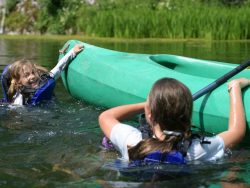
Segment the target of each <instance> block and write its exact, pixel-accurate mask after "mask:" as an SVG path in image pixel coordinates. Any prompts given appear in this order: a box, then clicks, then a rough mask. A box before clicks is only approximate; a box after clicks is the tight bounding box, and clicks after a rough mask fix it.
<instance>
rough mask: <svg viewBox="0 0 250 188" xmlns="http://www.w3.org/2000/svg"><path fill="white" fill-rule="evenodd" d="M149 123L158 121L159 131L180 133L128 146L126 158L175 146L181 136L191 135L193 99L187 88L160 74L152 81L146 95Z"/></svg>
mask: <svg viewBox="0 0 250 188" xmlns="http://www.w3.org/2000/svg"><path fill="white" fill-rule="evenodd" d="M148 101H149V108H150V111H151V118H152V125H151V126H154V125H156V124H159V126H160V128H161V130H162V131H164V130H166V131H175V132H180V133H182V134H181V136H175V135H166V137H165V139H164V140H163V141H160V140H158V139H157V138H149V139H145V140H142V141H141V142H139V143H138V144H137V145H136V146H134V147H132V148H130V149H129V150H128V153H129V158H130V159H132V160H133V159H142V158H144V157H145V155H147V154H148V153H150V152H152V151H161V152H163V153H164V152H169V151H172V150H174V149H177V144H178V142H179V141H180V140H182V139H188V138H189V137H190V136H191V132H190V127H191V116H192V108H193V99H192V95H191V92H190V90H189V89H188V88H187V87H186V86H185V85H184V84H182V83H181V82H179V81H178V80H176V79H173V78H162V79H160V80H158V81H156V82H155V84H154V85H153V87H152V89H151V91H150V93H149V96H148Z"/></svg>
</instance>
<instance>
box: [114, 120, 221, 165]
mask: <svg viewBox="0 0 250 188" xmlns="http://www.w3.org/2000/svg"><path fill="white" fill-rule="evenodd" d="M110 140H111V142H112V143H113V145H114V146H115V148H116V149H117V150H118V151H119V152H120V153H121V155H122V158H124V159H126V160H128V159H129V157H128V148H127V146H128V145H129V146H135V145H137V144H138V143H139V142H140V141H141V140H142V134H141V132H140V131H139V130H138V129H136V128H135V127H132V126H130V125H126V124H122V123H119V124H117V125H115V126H114V127H113V128H112V130H111V135H110ZM205 140H206V141H210V142H211V143H210V144H201V143H200V140H199V139H194V140H192V144H191V146H190V147H189V149H188V151H187V156H186V157H185V158H186V160H187V161H193V160H201V161H212V160H218V159H220V158H222V157H223V156H224V141H223V139H222V138H221V137H219V136H213V137H205Z"/></svg>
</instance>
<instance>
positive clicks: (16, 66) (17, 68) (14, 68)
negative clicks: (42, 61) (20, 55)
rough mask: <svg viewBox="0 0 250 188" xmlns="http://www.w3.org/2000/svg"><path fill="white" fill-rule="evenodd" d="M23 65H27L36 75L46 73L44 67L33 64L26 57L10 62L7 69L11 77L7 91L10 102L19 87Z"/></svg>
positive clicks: (39, 75)
mask: <svg viewBox="0 0 250 188" xmlns="http://www.w3.org/2000/svg"><path fill="white" fill-rule="evenodd" d="M25 67H29V68H30V69H31V70H33V71H34V73H35V75H36V76H37V77H41V75H42V74H45V73H48V70H47V69H46V68H44V67H41V66H39V65H36V64H33V63H32V62H31V61H29V60H27V59H21V60H18V61H15V62H14V63H13V64H11V65H10V67H9V70H8V72H9V74H10V78H11V83H10V87H9V89H8V92H7V95H8V98H9V100H10V101H11V102H12V101H13V96H14V95H15V93H16V92H17V91H18V90H19V88H20V87H21V85H20V84H19V80H20V76H21V75H20V73H21V71H23V69H24V68H25Z"/></svg>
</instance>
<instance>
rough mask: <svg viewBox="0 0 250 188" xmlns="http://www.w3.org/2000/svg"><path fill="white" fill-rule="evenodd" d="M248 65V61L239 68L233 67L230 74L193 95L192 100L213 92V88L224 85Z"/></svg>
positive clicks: (249, 62) (249, 63)
mask: <svg viewBox="0 0 250 188" xmlns="http://www.w3.org/2000/svg"><path fill="white" fill-rule="evenodd" d="M249 65H250V61H247V62H244V63H242V64H240V65H239V66H237V67H235V68H234V69H233V70H231V71H230V72H228V73H226V74H225V75H223V76H221V77H220V78H218V79H217V80H215V81H214V82H212V83H211V84H209V85H207V86H206V87H204V88H203V89H201V90H199V91H197V92H196V93H195V94H193V100H194V101H195V100H196V99H198V98H200V97H201V96H203V95H205V94H206V93H208V92H211V91H213V90H214V89H215V88H217V87H219V86H220V85H222V84H224V83H225V82H226V81H227V80H228V79H229V78H232V77H233V76H234V75H236V74H237V73H239V72H241V71H242V70H244V69H245V68H247V67H248V66H249Z"/></svg>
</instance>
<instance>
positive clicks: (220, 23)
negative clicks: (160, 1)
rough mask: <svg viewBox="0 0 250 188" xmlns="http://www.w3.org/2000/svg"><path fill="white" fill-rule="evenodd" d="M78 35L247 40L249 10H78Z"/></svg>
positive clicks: (189, 7) (193, 7) (190, 7)
mask: <svg viewBox="0 0 250 188" xmlns="http://www.w3.org/2000/svg"><path fill="white" fill-rule="evenodd" d="M78 15H83V16H82V17H80V18H78V20H77V21H76V25H78V31H82V32H84V33H85V34H86V35H92V36H99V37H125V38H126V37H127V38H148V37H151V38H170V39H184V38H202V39H216V40H235V39H250V19H249V18H250V6H245V7H241V8H240V7H225V6H221V7H220V6H208V5H207V6H202V5H201V4H199V5H183V6H182V7H178V8H175V7H172V8H162V9H155V10H153V9H148V8H145V7H144V8H134V9H131V8H130V9H127V10H126V9H121V8H114V9H113V10H108V11H106V10H93V9H91V8H89V7H88V8H86V7H84V8H81V9H79V13H78Z"/></svg>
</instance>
